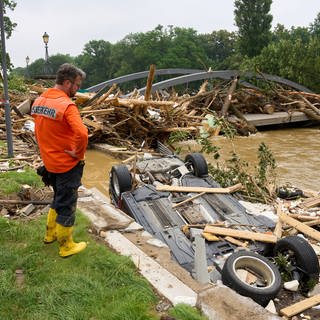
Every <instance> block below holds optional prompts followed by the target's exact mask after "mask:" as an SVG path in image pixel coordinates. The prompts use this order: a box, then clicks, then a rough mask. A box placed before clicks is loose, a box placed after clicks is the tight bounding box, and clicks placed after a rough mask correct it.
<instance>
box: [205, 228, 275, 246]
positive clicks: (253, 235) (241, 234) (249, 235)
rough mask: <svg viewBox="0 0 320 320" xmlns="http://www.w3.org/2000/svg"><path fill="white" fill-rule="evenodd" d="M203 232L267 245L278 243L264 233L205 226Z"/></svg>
mask: <svg viewBox="0 0 320 320" xmlns="http://www.w3.org/2000/svg"><path fill="white" fill-rule="evenodd" d="M204 232H209V233H213V234H215V235H220V236H230V237H234V238H240V239H247V240H253V241H260V242H267V243H276V242H277V241H278V239H277V237H276V236H274V235H273V234H264V233H257V232H252V231H245V230H235V229H230V228H222V227H212V226H206V227H205V228H204Z"/></svg>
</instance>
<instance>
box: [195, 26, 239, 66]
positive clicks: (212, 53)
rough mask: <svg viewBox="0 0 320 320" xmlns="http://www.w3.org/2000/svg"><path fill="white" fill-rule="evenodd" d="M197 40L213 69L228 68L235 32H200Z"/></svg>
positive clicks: (233, 48) (233, 50) (234, 43)
mask: <svg viewBox="0 0 320 320" xmlns="http://www.w3.org/2000/svg"><path fill="white" fill-rule="evenodd" d="M199 41H200V43H201V45H202V46H203V48H204V51H205V53H206V55H207V56H208V59H209V63H210V64H209V65H210V66H211V67H212V68H213V69H214V70H224V69H230V64H229V59H230V56H232V55H233V54H234V53H235V48H236V46H235V45H236V34H235V33H234V32H228V31H227V30H218V31H212V33H210V34H200V35H199Z"/></svg>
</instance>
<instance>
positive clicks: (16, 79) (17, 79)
mask: <svg viewBox="0 0 320 320" xmlns="http://www.w3.org/2000/svg"><path fill="white" fill-rule="evenodd" d="M8 88H9V89H10V90H17V91H19V92H26V91H27V90H28V88H27V86H26V84H25V79H24V78H23V77H21V76H19V75H17V74H15V73H13V74H10V76H9V78H8Z"/></svg>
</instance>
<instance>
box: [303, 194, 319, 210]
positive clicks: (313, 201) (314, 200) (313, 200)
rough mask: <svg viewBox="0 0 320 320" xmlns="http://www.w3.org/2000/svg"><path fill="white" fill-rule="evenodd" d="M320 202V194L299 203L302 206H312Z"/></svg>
mask: <svg viewBox="0 0 320 320" xmlns="http://www.w3.org/2000/svg"><path fill="white" fill-rule="evenodd" d="M319 203H320V196H317V197H314V198H309V199H307V200H305V201H303V202H301V203H300V204H299V207H300V208H312V207H315V206H317V205H318V204H319Z"/></svg>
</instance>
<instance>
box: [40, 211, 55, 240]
mask: <svg viewBox="0 0 320 320" xmlns="http://www.w3.org/2000/svg"><path fill="white" fill-rule="evenodd" d="M56 219H57V212H56V210H54V209H52V208H50V210H49V212H48V216H47V230H46V235H45V237H44V239H43V241H44V243H52V242H54V241H56V240H57V232H56V226H57V223H56Z"/></svg>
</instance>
